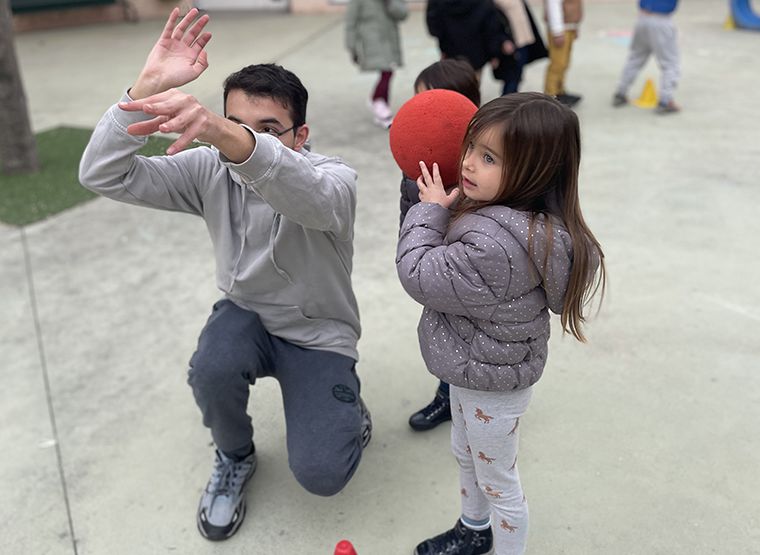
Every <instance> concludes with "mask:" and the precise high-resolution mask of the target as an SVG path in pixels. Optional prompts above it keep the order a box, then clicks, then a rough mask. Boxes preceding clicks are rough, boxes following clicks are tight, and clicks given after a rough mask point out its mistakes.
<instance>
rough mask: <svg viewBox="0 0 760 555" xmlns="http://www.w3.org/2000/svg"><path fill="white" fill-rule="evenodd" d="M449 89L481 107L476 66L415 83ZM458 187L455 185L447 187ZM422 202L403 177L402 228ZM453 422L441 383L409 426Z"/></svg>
mask: <svg viewBox="0 0 760 555" xmlns="http://www.w3.org/2000/svg"><path fill="white" fill-rule="evenodd" d="M433 89H446V90H449V91H454V92H458V93H460V94H462V95H464V96H466V97H467V98H469V99H470V100H471V101H472V103H473V104H475V106H480V83H479V81H478V75H477V74H476V73H475V70H474V69H472V66H471V65H470V64H469V63H468V62H466V61H464V60H454V59H450V58H447V59H445V60H441V61H438V62H435V63H432V64H430V65H429V66H427V67H426V68H425V69H423V70H422V71H421V72H420V74H419V75H418V76H417V79H415V81H414V94H419V93H421V92H425V91H429V90H433ZM445 185H446V186H447V187H448V186H449V185H452V186H455V184H449V183H446V184H445ZM419 201H420V196H419V189H418V187H417V182H416V181H414V180H413V179H410V178H408V177H407V176H405V175H404V176H402V178H401V201H400V202H399V208H400V212H401V213H400V216H401V217H400V220H399V226H402V225H403V224H404V218H406V213H407V212H408V211H409V209H410V208H411V207H412V206H414V205H415V204H417V203H418V202H419ZM448 420H451V407H450V406H449V384H447V383H446V382H444V381H439V383H438V388H437V389H436V392H435V395H434V396H433V400H432V401H430V402H429V403H428V404H427V405H425V406H424V407H423V408H421V409H420V410H418V411H415V412H414V413H413V414H412V415H411V416H410V417H409V426H411V428H412V429H413V430H417V431H418V432H423V431H426V430H432V429H433V428H435V427H436V426H438V425H439V424H442V423H443V422H446V421H448Z"/></svg>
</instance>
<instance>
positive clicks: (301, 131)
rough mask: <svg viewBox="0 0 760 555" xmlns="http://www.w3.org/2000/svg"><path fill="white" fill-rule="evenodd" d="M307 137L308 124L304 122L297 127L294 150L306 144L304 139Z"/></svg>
mask: <svg viewBox="0 0 760 555" xmlns="http://www.w3.org/2000/svg"><path fill="white" fill-rule="evenodd" d="M308 138H309V126H308V125H306V124H305V123H304V124H303V125H302V126H301V127H299V128H298V131H297V132H296V142H295V145H294V148H295V150H300V149H301V147H302V146H303V145H304V144H306V140H307V139H308Z"/></svg>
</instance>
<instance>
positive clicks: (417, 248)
mask: <svg viewBox="0 0 760 555" xmlns="http://www.w3.org/2000/svg"><path fill="white" fill-rule="evenodd" d="M449 218H450V213H449V211H448V210H447V209H445V208H443V207H441V206H440V205H438V204H432V203H424V202H421V203H419V204H417V205H415V206H413V207H412V208H410V210H409V213H408V214H407V217H406V220H405V221H404V225H403V227H402V230H401V237H400V238H399V244H398V251H397V254H396V269H397V271H398V276H399V279H400V280H401V284H402V286H403V287H404V289H405V290H406V292H407V293H408V294H409V295H410V296H411V297H412V298H413V299H414V300H416V301H417V302H419V303H421V304H422V305H424V306H425V307H427V308H430V309H433V310H436V311H438V312H443V313H448V314H456V315H460V316H468V317H471V318H481V319H488V318H489V317H490V316H491V315H492V314H493V312H494V311H495V310H496V308H497V307H498V306H499V304H500V303H501V302H502V301H503V300H504V298H505V296H506V293H507V290H508V288H509V283H510V279H511V268H510V261H509V256H508V253H507V252H506V250H505V248H504V244H505V241H506V238H504V237H500V236H493V235H492V234H491V233H490V232H491V228H488V227H483V229H482V231H481V230H478V229H473V230H471V231H468V232H466V233H464V234H463V235H462V236H461V238H460V240H458V241H455V242H452V243H450V244H448V245H447V244H445V236H446V230H447V227H448V222H449ZM476 227H477V226H476ZM506 233H507V232H506V231H505V230H503V229H501V228H498V231H496V234H497V235H500V234H506Z"/></svg>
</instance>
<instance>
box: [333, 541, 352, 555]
mask: <svg viewBox="0 0 760 555" xmlns="http://www.w3.org/2000/svg"><path fill="white" fill-rule="evenodd" d="M334 555H356V549H354V546H353V545H351V542H350V541H348V540H340V541H339V542H338V545H336V546H335V554H334Z"/></svg>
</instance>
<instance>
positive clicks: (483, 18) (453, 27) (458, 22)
mask: <svg viewBox="0 0 760 555" xmlns="http://www.w3.org/2000/svg"><path fill="white" fill-rule="evenodd" d="M425 21H426V23H427V28H428V32H429V33H430V34H431V35H432V36H434V37H435V38H436V39H438V48H439V50H440V51H441V58H460V59H464V60H467V61H468V62H469V63H470V65H471V66H472V67H473V69H474V70H475V72H476V73H477V75H478V78H480V72H481V70H482V69H483V66H484V65H485V64H486V62H488V61H490V60H491V59H493V58H495V57H497V56H499V53H500V52H501V51H502V45H503V44H504V42H506V41H508V40H509V36H507V34H506V33H504V29H503V27H502V25H501V22H500V21H499V16H498V10H497V9H496V7H495V6H494V4H493V2H492V0H428V3H427V7H426V9H425Z"/></svg>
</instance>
